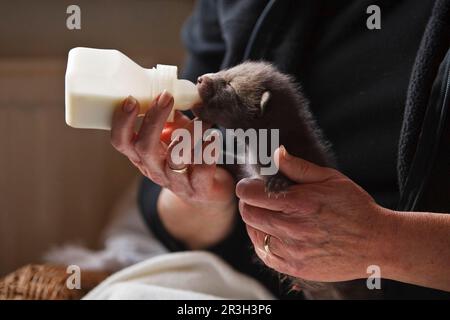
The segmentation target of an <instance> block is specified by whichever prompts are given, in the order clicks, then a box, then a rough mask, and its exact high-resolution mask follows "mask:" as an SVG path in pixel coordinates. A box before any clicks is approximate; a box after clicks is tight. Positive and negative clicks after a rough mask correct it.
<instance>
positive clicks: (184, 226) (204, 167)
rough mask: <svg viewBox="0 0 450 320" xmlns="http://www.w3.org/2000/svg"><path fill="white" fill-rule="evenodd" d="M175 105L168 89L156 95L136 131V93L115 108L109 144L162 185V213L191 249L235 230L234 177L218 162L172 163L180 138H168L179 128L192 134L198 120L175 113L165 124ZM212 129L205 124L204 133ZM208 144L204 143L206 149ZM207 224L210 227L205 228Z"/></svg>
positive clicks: (160, 197)
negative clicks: (232, 228)
mask: <svg viewBox="0 0 450 320" xmlns="http://www.w3.org/2000/svg"><path fill="white" fill-rule="evenodd" d="M173 103H174V100H173V97H172V96H171V95H170V94H169V93H167V92H164V93H162V94H161V95H160V96H158V97H157V98H156V99H155V100H154V101H153V102H152V103H151V104H150V107H149V109H148V111H147V112H146V114H145V116H144V118H143V120H142V124H141V126H140V128H139V130H138V131H137V132H136V131H135V126H136V120H137V117H138V112H139V105H138V102H137V101H136V99H134V98H133V97H129V98H127V99H126V100H125V101H124V103H123V105H122V107H120V108H117V109H116V110H115V112H114V116H113V121H112V129H111V144H112V145H113V146H114V147H115V148H116V149H117V150H118V151H119V152H121V153H122V154H124V155H125V156H127V157H128V159H129V160H130V161H131V163H133V164H134V165H135V166H136V167H137V168H138V169H139V170H140V171H141V172H142V174H143V175H144V176H146V177H148V178H149V179H151V180H152V181H153V182H155V183H157V184H159V185H160V186H162V187H163V188H164V189H163V190H162V192H161V194H160V196H159V199H158V211H159V214H160V216H161V219H162V220H163V221H164V223H165V225H166V227H167V229H168V231H169V232H171V233H172V234H173V235H174V236H175V237H177V238H179V239H181V240H183V241H185V242H186V243H188V244H191V245H192V246H193V247H202V246H206V245H209V244H212V243H213V242H215V241H217V240H218V239H219V238H220V237H223V236H225V235H226V233H227V232H228V231H229V229H230V228H231V225H232V221H233V217H234V214H235V210H236V200H235V195H234V180H233V178H232V176H231V175H230V174H229V173H228V172H227V171H226V170H225V169H223V168H220V167H217V165H216V163H213V164H205V163H203V164H195V165H194V164H184V163H182V164H181V167H180V164H177V165H176V164H175V163H174V161H173V159H172V158H171V150H172V149H173V148H174V147H175V146H176V145H177V143H179V142H180V141H177V140H176V139H175V140H174V141H170V139H168V137H170V136H171V133H172V132H173V130H175V129H177V128H185V129H187V130H188V131H189V132H190V133H191V137H194V134H193V130H194V121H193V120H190V119H189V118H188V117H186V116H184V115H183V114H181V113H180V112H178V111H177V112H176V113H175V117H174V122H173V123H172V124H171V125H170V127H169V128H168V127H167V126H166V128H165V124H166V120H167V117H168V116H169V114H170V112H171V110H172V108H173ZM164 128H165V129H164ZM208 128H209V127H208V125H206V124H203V130H204V131H205V130H206V129H208ZM206 140H208V139H206ZM164 141H169V144H168V143H166V142H164ZM195 143H196V141H193V143H192V144H191V145H192V146H194V145H195ZM209 143H211V141H206V142H204V144H203V148H205V147H206V146H207V145H208V144H209ZM191 151H192V152H193V150H191ZM217 156H218V155H217ZM183 168H186V170H184V169H183ZM173 169H183V170H181V172H180V171H179V172H176V171H174V170H173ZM204 225H207V226H208V230H203V229H204Z"/></svg>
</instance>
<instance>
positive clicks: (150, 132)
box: [135, 91, 173, 162]
mask: <svg viewBox="0 0 450 320" xmlns="http://www.w3.org/2000/svg"><path fill="white" fill-rule="evenodd" d="M172 107H173V97H172V95H171V94H170V93H168V92H167V91H164V92H163V93H162V94H161V95H160V96H159V97H158V98H157V99H155V100H154V101H153V102H152V103H151V105H150V107H149V109H148V110H147V112H146V113H145V116H144V119H143V120H142V125H141V128H140V129H139V133H138V138H137V141H136V143H135V149H136V152H137V153H138V155H140V156H141V158H143V159H142V160H146V159H147V160H148V162H151V161H152V160H154V157H155V156H160V154H157V153H156V152H155V151H157V150H160V149H161V148H160V146H161V140H160V136H161V132H162V129H163V128H164V124H165V123H166V120H167V117H168V116H169V114H170V112H171V110H172ZM144 158H145V159H144Z"/></svg>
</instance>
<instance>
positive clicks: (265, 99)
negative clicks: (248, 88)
mask: <svg viewBox="0 0 450 320" xmlns="http://www.w3.org/2000/svg"><path fill="white" fill-rule="evenodd" d="M269 100H270V91H264V93H263V94H262V96H261V101H260V103H259V106H260V108H261V115H263V114H264V112H265V110H266V108H267V104H268V103H269Z"/></svg>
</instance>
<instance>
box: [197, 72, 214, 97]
mask: <svg viewBox="0 0 450 320" xmlns="http://www.w3.org/2000/svg"><path fill="white" fill-rule="evenodd" d="M197 89H198V92H199V94H200V97H201V98H202V100H205V99H208V98H210V97H212V96H213V95H214V81H213V79H211V78H210V77H208V76H207V75H203V76H200V77H198V78H197Z"/></svg>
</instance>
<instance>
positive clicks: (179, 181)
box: [165, 138, 193, 197]
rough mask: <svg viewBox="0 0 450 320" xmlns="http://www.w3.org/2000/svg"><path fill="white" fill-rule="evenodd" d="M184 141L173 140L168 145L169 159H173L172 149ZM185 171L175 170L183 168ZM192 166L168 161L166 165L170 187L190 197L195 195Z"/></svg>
mask: <svg viewBox="0 0 450 320" xmlns="http://www.w3.org/2000/svg"><path fill="white" fill-rule="evenodd" d="M180 143H182V141H181V140H180V139H178V138H177V139H176V140H173V141H172V142H171V143H170V145H169V147H168V156H167V159H171V158H172V157H171V156H170V154H171V150H173V148H175V147H176V146H177V145H178V144H180ZM183 169H186V171H184V172H179V171H178V172H177V171H175V170H183ZM189 171H190V167H188V164H183V163H180V164H173V163H172V164H171V162H169V161H167V162H166V165H165V174H166V177H167V178H168V180H169V188H170V189H171V190H172V191H173V192H174V193H175V194H177V195H178V196H185V197H189V196H192V195H193V189H192V186H191V183H190V172H189Z"/></svg>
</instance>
